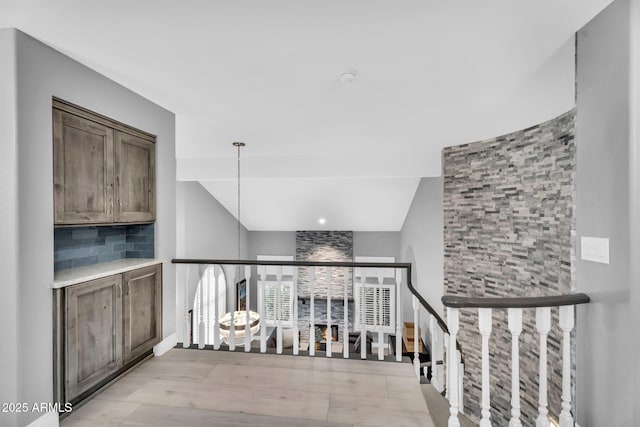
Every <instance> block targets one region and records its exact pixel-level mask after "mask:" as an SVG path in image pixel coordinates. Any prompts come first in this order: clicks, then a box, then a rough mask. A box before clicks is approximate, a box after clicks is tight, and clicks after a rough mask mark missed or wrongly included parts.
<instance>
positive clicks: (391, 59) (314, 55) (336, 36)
mask: <svg viewBox="0 0 640 427" xmlns="http://www.w3.org/2000/svg"><path fill="white" fill-rule="evenodd" d="M610 2H611V0H537V1H535V2H534V1H530V2H515V1H513V0H487V1H482V2H478V1H471V0H464V1H449V2H441V1H435V0H395V1H390V0H324V1H317V0H316V1H311V0H270V1H264V0H247V1H222V0H189V1H176V0H138V1H125V0H109V1H102V2H93V1H83V0H55V1H53V0H2V1H1V2H0V27H16V28H19V29H20V30H22V31H24V32H26V33H28V34H30V35H32V36H34V37H36V38H37V39H39V40H41V41H43V42H44V43H47V44H48V45H50V46H52V47H54V48H56V49H58V50H60V51H62V52H63V53H65V54H67V55H69V56H70V57H72V58H74V59H76V60H78V61H79V62H82V63H84V64H86V65H87V66H89V67H91V68H93V69H95V70H96V71H98V72H100V73H102V74H104V75H106V76H108V77H110V78H111V79H113V80H115V81H117V82H119V83H121V84H122V85H124V86H126V87H128V88H130V89H131V90H133V91H135V92H137V93H139V94H141V95H142V96H144V97H146V98H148V99H150V100H152V101H154V102H156V103H158V104H160V105H161V106H163V107H165V108H167V109H168V110H171V111H173V112H174V113H175V114H176V144H177V147H176V157H177V159H178V179H179V180H187V181H190V180H194V181H200V182H201V183H202V184H203V186H204V187H205V188H206V189H207V190H208V191H209V192H210V193H211V194H212V195H213V196H214V197H215V198H216V199H218V200H219V201H220V202H221V203H222V204H223V205H224V206H226V207H227V209H229V211H230V212H232V213H235V205H236V197H237V196H236V184H235V177H236V158H235V156H236V151H235V148H234V147H233V146H232V145H231V143H232V142H233V141H244V142H245V143H246V144H247V146H246V147H245V148H243V151H242V176H243V180H242V218H241V219H242V222H243V224H244V225H245V226H246V227H247V228H248V229H249V230H312V229H331V230H399V229H400V228H401V227H402V223H403V221H404V218H405V216H406V213H407V210H408V208H409V206H410V203H411V200H412V197H413V194H414V193H415V190H416V187H417V184H418V182H419V179H420V178H421V177H429V176H438V175H440V173H441V158H440V157H441V149H442V147H445V146H449V145H455V144H461V143H466V142H472V141H475V140H480V139H485V138H490V137H493V136H497V135H500V134H503V133H506V132H510V131H513V130H517V129H520V128H524V127H527V126H529V125H532V124H535V123H538V122H541V121H544V120H547V119H549V118H552V117H554V116H556V115H558V114H560V113H562V112H564V111H566V110H568V109H570V108H572V107H573V105H574V38H573V35H574V33H575V32H576V31H577V30H578V29H579V28H581V27H582V26H583V25H584V24H586V23H587V22H588V21H589V20H590V19H591V18H593V17H594V16H595V15H596V14H597V13H598V12H600V11H601V10H602V9H603V8H604V7H605V6H606V5H607V4H609V3H610ZM346 71H351V72H354V73H355V75H356V77H355V79H354V80H353V81H352V82H351V83H346V84H345V83H342V82H341V81H340V78H339V76H340V74H341V73H344V72H346ZM320 217H323V218H325V219H326V223H325V224H324V225H320V224H319V223H318V219H319V218H320Z"/></svg>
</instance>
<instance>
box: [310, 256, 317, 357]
mask: <svg viewBox="0 0 640 427" xmlns="http://www.w3.org/2000/svg"><path fill="white" fill-rule="evenodd" d="M310 276H311V277H310V281H311V301H310V304H311V307H309V309H310V314H309V317H310V318H309V356H315V355H316V315H315V313H314V307H313V305H314V292H315V289H314V288H315V282H316V268H315V267H311V272H310Z"/></svg>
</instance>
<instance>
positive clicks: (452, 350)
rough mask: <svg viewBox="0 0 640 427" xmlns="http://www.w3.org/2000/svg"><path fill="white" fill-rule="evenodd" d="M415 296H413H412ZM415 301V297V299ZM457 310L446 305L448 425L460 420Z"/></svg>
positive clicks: (457, 422) (458, 426) (458, 423)
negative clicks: (447, 330)
mask: <svg viewBox="0 0 640 427" xmlns="http://www.w3.org/2000/svg"><path fill="white" fill-rule="evenodd" d="M414 298H415V297H414ZM416 301H417V299H416ZM459 316H460V314H459V312H458V309H457V308H453V307H447V327H448V328H449V349H448V352H447V357H448V360H449V361H448V363H447V371H448V373H447V377H448V381H449V387H447V390H448V394H449V405H450V407H449V422H448V426H449V427H460V421H459V420H458V410H459V402H458V398H459V397H460V395H459V394H458V386H459V380H458V369H459V363H458V352H457V351H456V337H457V334H458V328H459V326H460V324H459Z"/></svg>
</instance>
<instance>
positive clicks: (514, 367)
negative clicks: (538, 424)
mask: <svg viewBox="0 0 640 427" xmlns="http://www.w3.org/2000/svg"><path fill="white" fill-rule="evenodd" d="M508 323H509V332H511V419H510V420H509V427H521V426H522V422H521V421H520V346H519V342H518V340H519V338H520V334H521V333H522V309H521V308H510V309H508Z"/></svg>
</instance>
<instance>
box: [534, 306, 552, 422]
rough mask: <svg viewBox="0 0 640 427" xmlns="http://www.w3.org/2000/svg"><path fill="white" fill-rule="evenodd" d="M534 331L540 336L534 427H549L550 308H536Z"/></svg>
mask: <svg viewBox="0 0 640 427" xmlns="http://www.w3.org/2000/svg"><path fill="white" fill-rule="evenodd" d="M536 329H537V331H538V334H540V369H539V376H540V378H539V382H538V404H539V406H538V418H536V427H549V411H548V409H547V334H548V333H549V331H550V330H551V308H550V307H538V308H536Z"/></svg>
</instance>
